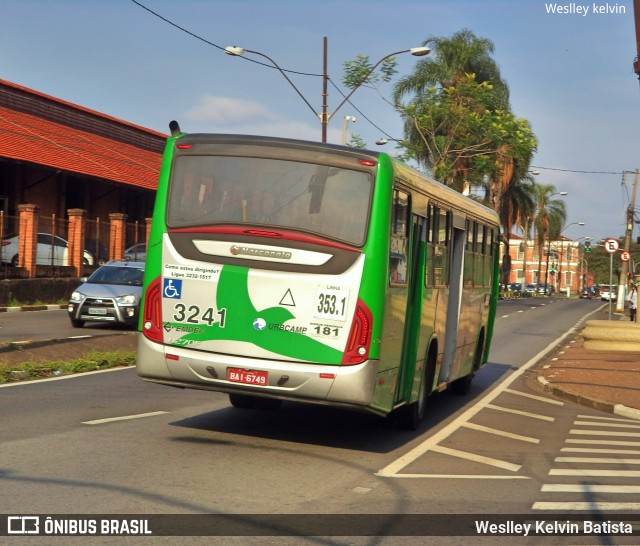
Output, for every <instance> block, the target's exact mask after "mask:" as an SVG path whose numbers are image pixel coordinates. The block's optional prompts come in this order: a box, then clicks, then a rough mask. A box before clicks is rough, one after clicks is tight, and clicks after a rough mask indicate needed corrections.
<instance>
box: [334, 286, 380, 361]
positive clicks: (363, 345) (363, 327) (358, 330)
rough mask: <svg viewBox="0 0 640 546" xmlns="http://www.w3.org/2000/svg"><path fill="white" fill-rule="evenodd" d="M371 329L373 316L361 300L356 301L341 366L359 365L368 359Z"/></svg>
mask: <svg viewBox="0 0 640 546" xmlns="http://www.w3.org/2000/svg"><path fill="white" fill-rule="evenodd" d="M372 327H373V316H372V315H371V311H369V308H368V307H367V306H366V305H365V304H364V302H363V301H362V300H361V299H358V303H357V305H356V312H355V314H354V315H353V322H352V323H351V331H350V332H349V338H348V339H347V346H346V348H345V351H344V356H343V357H342V365H343V366H350V365H352V364H360V363H361V362H364V361H365V360H367V358H369V347H370V346H371V329H372Z"/></svg>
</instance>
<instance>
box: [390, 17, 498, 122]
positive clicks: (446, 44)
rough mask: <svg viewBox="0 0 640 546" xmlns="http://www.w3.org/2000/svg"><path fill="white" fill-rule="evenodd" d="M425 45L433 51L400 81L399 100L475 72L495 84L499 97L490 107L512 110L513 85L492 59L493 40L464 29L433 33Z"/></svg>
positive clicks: (448, 84) (479, 78)
mask: <svg viewBox="0 0 640 546" xmlns="http://www.w3.org/2000/svg"><path fill="white" fill-rule="evenodd" d="M423 45H425V46H429V47H431V49H432V53H431V55H430V56H429V57H427V58H426V59H424V60H422V61H420V62H419V63H418V64H417V65H416V69H415V71H414V72H413V73H412V74H409V75H408V76H405V77H404V78H401V79H400V80H399V81H398V83H397V84H396V86H395V89H394V100H395V102H396V103H399V102H400V101H401V100H402V98H403V97H405V96H407V95H413V96H419V95H422V94H424V92H425V91H426V90H427V89H428V88H430V87H441V88H446V87H455V86H456V84H457V82H458V80H459V79H460V77H461V76H463V75H465V74H475V77H476V81H477V82H478V83H482V82H488V83H490V84H491V85H493V86H494V89H495V93H494V94H493V97H494V99H495V100H494V102H493V104H487V105H486V106H487V107H489V108H490V109H492V110H494V109H497V108H502V109H508V107H509V88H508V86H507V84H506V82H505V81H504V80H503V79H502V77H501V76H500V68H499V67H498V65H497V64H496V62H495V61H494V60H493V59H492V58H491V55H492V54H493V50H494V45H493V42H492V41H491V40H489V39H487V38H478V37H477V36H476V35H475V34H474V33H473V32H472V31H471V30H469V29H462V30H460V31H458V32H456V33H454V34H453V36H451V38H446V37H438V36H431V37H429V38H427V39H426V40H425V41H424V43H423Z"/></svg>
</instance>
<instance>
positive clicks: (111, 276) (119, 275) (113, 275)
mask: <svg viewBox="0 0 640 546" xmlns="http://www.w3.org/2000/svg"><path fill="white" fill-rule="evenodd" d="M143 277H144V270H142V269H138V268H133V267H113V266H109V267H101V268H99V269H97V270H96V271H95V272H94V273H93V275H91V277H89V279H88V281H87V282H90V283H93V284H125V285H130V286H142V278H143Z"/></svg>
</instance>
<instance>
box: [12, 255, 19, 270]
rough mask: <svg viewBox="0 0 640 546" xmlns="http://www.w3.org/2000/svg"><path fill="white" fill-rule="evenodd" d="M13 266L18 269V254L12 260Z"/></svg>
mask: <svg viewBox="0 0 640 546" xmlns="http://www.w3.org/2000/svg"><path fill="white" fill-rule="evenodd" d="M11 265H12V266H13V267H18V255H17V254H16V255H15V256H14V257H13V258H11Z"/></svg>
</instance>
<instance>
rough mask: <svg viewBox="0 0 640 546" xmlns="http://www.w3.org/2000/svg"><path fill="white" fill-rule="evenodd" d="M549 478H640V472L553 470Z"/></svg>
mask: <svg viewBox="0 0 640 546" xmlns="http://www.w3.org/2000/svg"><path fill="white" fill-rule="evenodd" d="M549 476H592V477H594V476H599V477H608V478H640V470H604V469H599V470H595V469H589V468H576V469H572V468H552V469H551V470H549Z"/></svg>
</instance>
